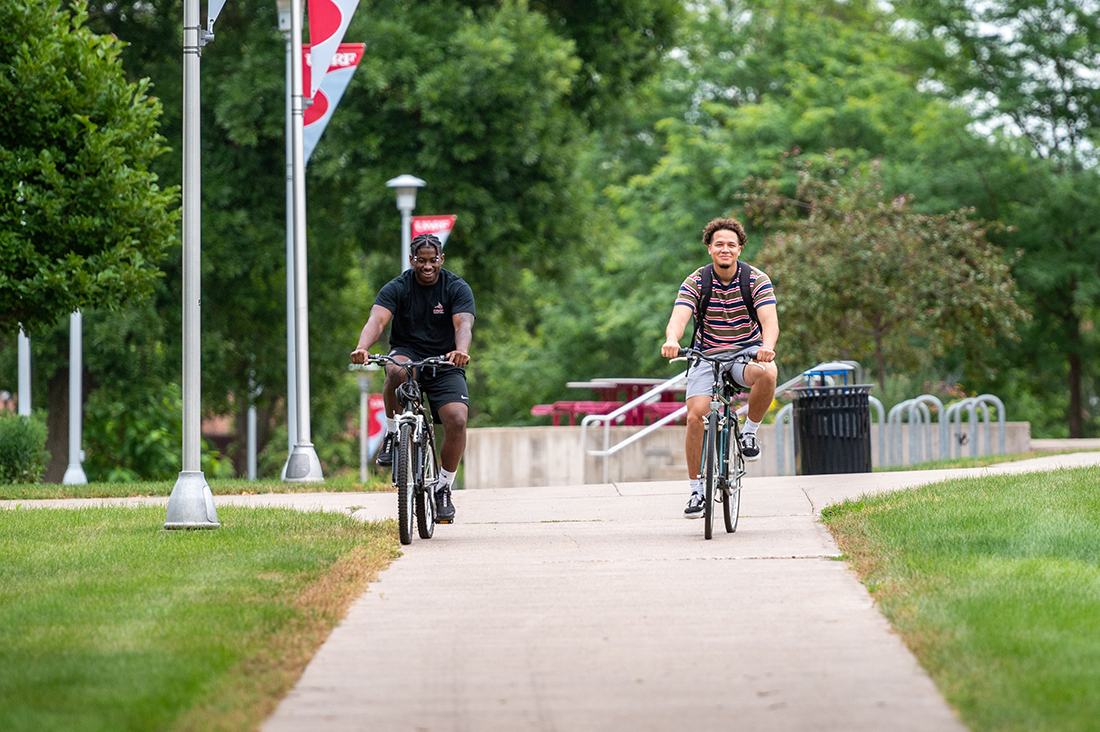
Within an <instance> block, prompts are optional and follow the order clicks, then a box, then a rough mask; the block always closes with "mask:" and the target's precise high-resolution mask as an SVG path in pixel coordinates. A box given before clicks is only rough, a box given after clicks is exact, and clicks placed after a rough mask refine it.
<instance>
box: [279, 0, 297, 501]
mask: <svg viewBox="0 0 1100 732" xmlns="http://www.w3.org/2000/svg"><path fill="white" fill-rule="evenodd" d="M276 5H278V7H279V30H280V31H282V33H283V40H284V41H285V42H286V93H285V98H286V439H287V447H286V453H287V455H288V456H289V455H290V454H291V453H293V452H294V445H295V443H296V442H297V441H298V399H297V394H298V375H297V373H296V372H295V368H294V360H295V356H294V353H295V348H294V345H295V342H294V146H293V143H292V140H291V138H292V137H293V136H294V131H293V127H292V126H293V119H294V108H293V104H292V101H291V97H292V96H293V94H294V88H293V85H292V83H291V82H292V79H291V76H292V74H293V71H294V70H293V68H292V67H291V60H290V53H291V43H290V0H276ZM289 462H290V461H289V460H288V461H287V464H289ZM282 478H283V479H284V480H285V479H286V464H284V465H283V474H282Z"/></svg>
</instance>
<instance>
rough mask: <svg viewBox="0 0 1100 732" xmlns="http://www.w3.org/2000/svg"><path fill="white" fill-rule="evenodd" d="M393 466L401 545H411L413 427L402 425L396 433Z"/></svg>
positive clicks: (413, 486) (413, 484) (413, 482)
mask: <svg viewBox="0 0 1100 732" xmlns="http://www.w3.org/2000/svg"><path fill="white" fill-rule="evenodd" d="M395 457H396V461H395V462H394V464H393V484H394V485H395V486H397V527H398V533H399V534H400V538H401V543H402V544H412V530H413V526H412V524H413V492H414V491H415V479H414V478H413V476H414V475H415V473H414V472H413V426H412V425H411V424H403V425H401V426H400V427H399V428H398V431H397V455H396V456H395Z"/></svg>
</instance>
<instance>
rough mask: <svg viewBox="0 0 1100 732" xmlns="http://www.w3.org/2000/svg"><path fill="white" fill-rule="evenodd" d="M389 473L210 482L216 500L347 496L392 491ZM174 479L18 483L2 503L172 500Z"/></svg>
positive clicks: (5, 488) (1, 493) (5, 489)
mask: <svg viewBox="0 0 1100 732" xmlns="http://www.w3.org/2000/svg"><path fill="white" fill-rule="evenodd" d="M390 481H391V478H390V474H389V471H386V472H385V473H384V474H377V475H368V476H367V482H366V483H360V482H359V481H358V480H355V479H352V478H326V479H325V481H324V482H323V483H284V482H283V481H281V480H272V479H268V480H246V479H243V478H234V479H230V480H209V479H208V480H207V483H208V484H209V485H210V492H211V493H213V494H214V495H215V496H228V495H240V494H242V493H318V492H321V491H327V492H331V493H346V492H358V491H389V490H393V485H392V484H391V482H390ZM175 484H176V481H175V479H172V480H161V481H147V482H134V483H88V484H86V485H60V484H58V483H37V484H30V483H19V484H15V485H0V500H16V501H18V500H28V501H29V500H35V499H40V498H125V497H129V496H170V495H172V487H173V486H174V485H175Z"/></svg>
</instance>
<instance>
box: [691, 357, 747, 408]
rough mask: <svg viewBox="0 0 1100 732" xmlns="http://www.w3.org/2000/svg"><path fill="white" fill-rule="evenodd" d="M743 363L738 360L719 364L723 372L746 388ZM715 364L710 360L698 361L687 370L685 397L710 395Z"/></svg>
mask: <svg viewBox="0 0 1100 732" xmlns="http://www.w3.org/2000/svg"><path fill="white" fill-rule="evenodd" d="M745 365H746V364H743V363H741V362H739V361H730V362H729V363H724V364H722V366H721V369H722V371H723V372H725V373H728V374H729V375H730V376H731V377H733V381H734V383H736V384H739V385H740V386H741V387H742V388H745V389H748V388H749V385H748V384H746V383H745ZM714 369H715V365H714V364H712V363H711V362H710V361H700V362H699V363H697V364H695V365H694V366H692V367H691V368H690V369H689V370H688V375H687V397H686V398H687V399H691V398H692V397H695V396H708V397H709V396H711V395H712V394H713V393H714V392H713V389H712V387H713V386H714Z"/></svg>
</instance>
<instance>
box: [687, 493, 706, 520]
mask: <svg viewBox="0 0 1100 732" xmlns="http://www.w3.org/2000/svg"><path fill="white" fill-rule="evenodd" d="M684 518H703V494H702V493H692V494H691V498H689V499H688V505H687V508H685V509H684Z"/></svg>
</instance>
